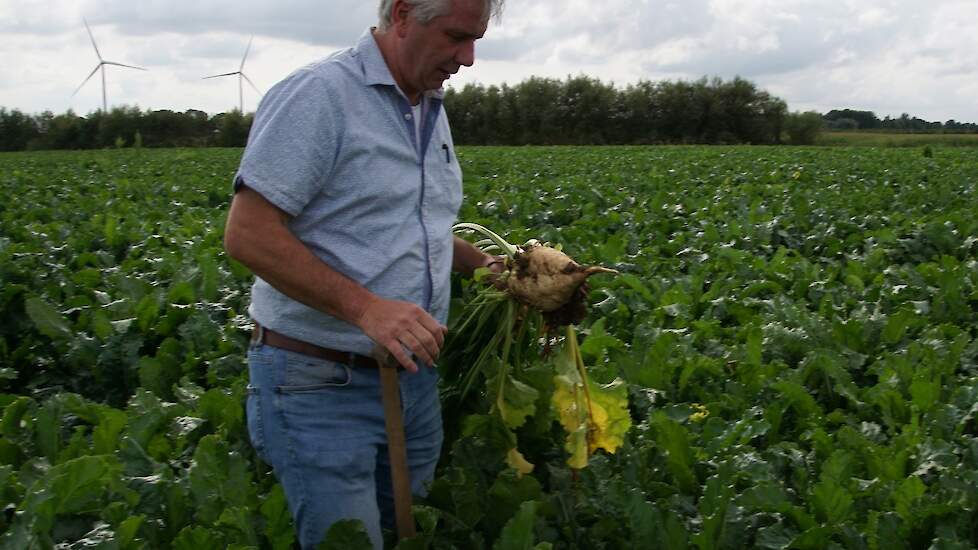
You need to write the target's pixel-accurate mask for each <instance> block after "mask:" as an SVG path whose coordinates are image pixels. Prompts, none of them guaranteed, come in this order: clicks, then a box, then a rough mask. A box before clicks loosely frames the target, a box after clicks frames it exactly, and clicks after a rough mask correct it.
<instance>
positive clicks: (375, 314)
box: [356, 296, 448, 372]
mask: <svg viewBox="0 0 978 550" xmlns="http://www.w3.org/2000/svg"><path fill="white" fill-rule="evenodd" d="M356 325H357V326H358V327H359V328H360V330H362V331H363V332H364V333H365V334H366V335H367V336H369V337H370V339H371V340H373V341H374V342H376V343H377V344H378V345H379V346H380V348H381V349H382V350H386V351H387V352H388V353H390V355H392V356H393V357H394V358H395V359H396V360H397V362H398V363H400V364H401V366H403V367H404V368H405V369H407V370H408V371H410V372H417V371H418V366H417V364H416V363H415V362H414V360H413V359H412V358H411V356H410V355H409V353H413V354H414V355H415V356H416V357H418V358H419V359H421V361H423V362H424V363H425V364H426V365H428V366H432V365H434V363H435V359H437V358H438V354H439V353H441V348H442V346H443V345H444V344H445V335H446V334H447V333H448V328H447V327H446V326H444V325H442V324H441V323H439V322H438V321H436V320H435V319H434V318H433V317H432V316H431V315H428V312H427V311H425V310H424V309H422V308H421V307H420V306H418V305H416V304H412V303H410V302H402V301H398V300H386V299H383V298H379V297H376V296H375V297H373V299H371V300H369V301H368V302H367V303H366V305H365V306H364V308H363V311H362V312H361V314H360V316H359V317H358V319H357V320H356Z"/></svg>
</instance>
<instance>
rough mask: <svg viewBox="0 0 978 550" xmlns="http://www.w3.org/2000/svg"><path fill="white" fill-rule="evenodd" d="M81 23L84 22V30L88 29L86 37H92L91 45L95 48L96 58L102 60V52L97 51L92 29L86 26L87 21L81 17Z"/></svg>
mask: <svg viewBox="0 0 978 550" xmlns="http://www.w3.org/2000/svg"><path fill="white" fill-rule="evenodd" d="M82 23H84V24H85V30H86V31H88V37H89V38H91V39H92V47H93V48H95V55H97V56H98V60H99V61H102V54H101V52H99V51H98V45H97V44H96V43H95V36H94V35H93V34H92V29H91V28H90V27H89V26H88V21H87V20H86V19H85V18H84V17H82Z"/></svg>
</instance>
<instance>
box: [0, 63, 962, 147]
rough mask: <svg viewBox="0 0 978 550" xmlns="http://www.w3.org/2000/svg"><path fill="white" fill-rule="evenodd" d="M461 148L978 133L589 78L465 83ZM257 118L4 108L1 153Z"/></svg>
mask: <svg viewBox="0 0 978 550" xmlns="http://www.w3.org/2000/svg"><path fill="white" fill-rule="evenodd" d="M445 108H446V109H447V110H448V112H449V113H450V115H451V121H452V133H453V135H454V138H455V142H456V143H457V144H459V145H562V144H580V145H585V144H586V145H601V144H638V145H641V144H742V143H747V144H776V143H791V144H811V143H815V140H816V139H817V137H818V135H819V132H820V131H821V130H822V128H823V127H824V128H829V129H862V130H873V129H882V130H896V131H955V132H961V131H972V132H974V131H978V125H975V124H973V123H958V122H955V121H953V120H950V121H947V122H944V123H939V122H938V123H934V122H927V121H924V120H921V119H918V118H916V117H910V116H909V115H907V114H904V115H903V116H901V117H900V118H895V119H894V118H890V117H886V118H884V119H882V120H881V119H879V118H878V117H877V116H876V115H875V114H874V113H873V112H872V111H857V110H852V109H842V110H833V111H830V112H829V113H826V114H825V115H821V114H820V113H816V112H814V111H809V112H804V113H800V112H789V111H788V106H787V104H786V103H785V102H784V101H783V100H781V99H779V98H777V97H774V96H772V95H771V94H769V93H768V92H766V91H764V90H760V89H758V88H757V87H756V86H755V85H754V84H753V83H751V82H750V81H748V80H745V79H742V78H739V77H738V78H734V79H733V80H729V81H725V80H722V79H719V78H713V79H706V78H703V79H700V80H697V81H691V82H690V81H677V82H672V81H662V82H649V81H640V82H637V83H635V84H630V85H628V86H626V87H624V88H617V87H615V86H614V85H613V84H610V83H604V82H602V81H600V80H598V79H595V78H590V77H587V76H576V77H567V78H566V79H564V80H559V79H552V78H539V77H531V78H529V79H527V80H525V81H523V82H521V83H519V84H516V85H513V86H509V85H507V84H503V85H501V86H495V85H492V86H484V85H481V84H467V85H465V86H464V87H462V88H461V89H458V90H456V89H449V90H447V92H446V93H445ZM252 117H253V115H252V114H243V113H241V112H239V111H236V110H235V111H231V112H229V113H221V114H217V115H213V116H209V115H208V114H207V113H204V112H203V111H198V110H188V111H185V112H182V113H180V112H174V111H168V110H157V111H149V110H147V111H142V110H140V109H139V108H138V107H117V108H113V109H112V110H110V111H109V112H108V113H105V112H102V111H96V112H94V113H90V114H88V115H87V116H79V115H77V114H75V113H73V112H72V111H68V112H67V113H64V114H60V115H55V114H53V113H51V112H44V113H41V114H40V115H27V114H24V113H22V112H20V111H18V110H7V109H4V108H0V151H19V150H37V149H99V148H110V147H242V146H244V144H245V142H246V140H247V138H248V131H249V129H250V127H251V121H252Z"/></svg>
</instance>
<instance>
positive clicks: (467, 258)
mask: <svg viewBox="0 0 978 550" xmlns="http://www.w3.org/2000/svg"><path fill="white" fill-rule="evenodd" d="M453 246H454V248H455V255H454V256H452V270H453V271H457V272H459V273H462V274H464V275H472V272H473V271H475V270H476V269H477V268H480V267H488V268H489V269H491V270H492V271H493V272H495V273H499V272H501V271H503V268H504V266H503V263H502V260H501V259H500V258H499V257H497V256H490V255H489V254H486V253H484V252H482V251H481V250H479V249H478V248H476V247H475V245H473V244H472V243H470V242H469V241H467V240H465V239H463V238H461V237H457V236H456V237H455V242H454V245H453Z"/></svg>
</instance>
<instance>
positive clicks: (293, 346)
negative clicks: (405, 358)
mask: <svg viewBox="0 0 978 550" xmlns="http://www.w3.org/2000/svg"><path fill="white" fill-rule="evenodd" d="M251 341H252V343H255V342H259V341H260V342H261V343H262V344H265V345H268V346H273V347H276V348H281V349H284V350H288V351H294V352H295V353H301V354H303V355H308V356H310V357H316V358H319V359H325V360H327V361H333V362H334V363H343V364H344V365H349V366H351V367H358V368H359V367H364V368H371V369H375V368H377V367H378V364H377V361H376V360H375V359H373V358H370V357H367V356H366V355H360V354H357V353H350V352H348V351H340V350H338V349H330V348H324V347H321V346H317V345H316V344H310V343H309V342H303V341H302V340H296V339H295V338H291V337H289V336H286V335H284V334H282V333H279V332H275V331H274V330H271V329H268V328H265V327H262V326H259V325H258V324H257V323H255V330H253V331H252V333H251Z"/></svg>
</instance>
